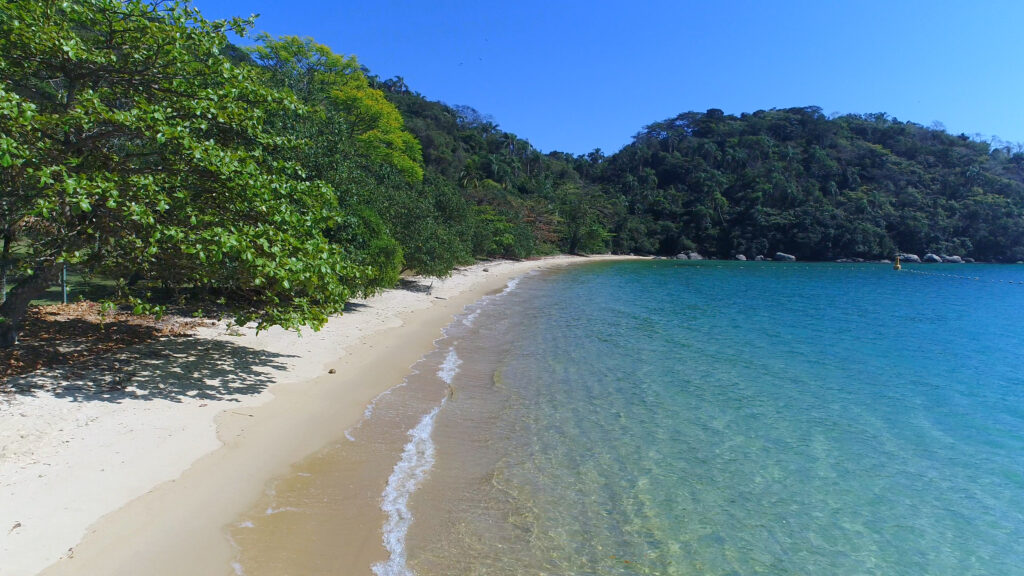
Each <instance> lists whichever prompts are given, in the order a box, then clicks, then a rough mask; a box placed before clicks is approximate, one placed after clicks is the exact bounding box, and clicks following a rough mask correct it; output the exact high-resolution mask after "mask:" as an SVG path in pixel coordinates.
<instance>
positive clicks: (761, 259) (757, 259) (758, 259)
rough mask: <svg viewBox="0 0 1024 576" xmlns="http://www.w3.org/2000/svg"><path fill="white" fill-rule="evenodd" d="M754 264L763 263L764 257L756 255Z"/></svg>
mask: <svg viewBox="0 0 1024 576" xmlns="http://www.w3.org/2000/svg"><path fill="white" fill-rule="evenodd" d="M754 262H764V256H762V255H760V254H758V255H757V256H755V257H754Z"/></svg>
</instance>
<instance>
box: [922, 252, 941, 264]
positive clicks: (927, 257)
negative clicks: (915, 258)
mask: <svg viewBox="0 0 1024 576" xmlns="http://www.w3.org/2000/svg"><path fill="white" fill-rule="evenodd" d="M921 261H922V262H930V263H932V264H936V263H939V262H942V258H939V257H938V256H936V255H935V254H931V253H928V254H925V255H924V258H921Z"/></svg>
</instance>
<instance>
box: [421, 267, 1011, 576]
mask: <svg viewBox="0 0 1024 576" xmlns="http://www.w3.org/2000/svg"><path fill="white" fill-rule="evenodd" d="M916 269H917V270H920V271H925V272H931V273H932V274H936V273H950V274H952V273H955V274H957V275H962V276H969V277H970V278H975V277H976V278H978V279H977V280H967V279H961V278H953V277H946V276H935V275H932V274H927V275H926V274H903V273H899V274H897V273H895V272H893V271H892V270H891V268H890V267H888V266H885V265H846V266H844V265H837V264H789V265H779V264H772V263H765V264H761V263H749V264H744V263H719V262H703V263H696V262H687V263H681V262H654V263H652V262H639V263H614V264H600V265H593V266H585V267H579V268H573V269H568V270H564V271H560V272H555V273H551V274H548V275H545V276H542V277H539V278H533V279H528V280H524V282H523V283H522V284H521V285H520V286H519V288H518V289H517V290H516V291H515V292H513V293H511V294H510V295H509V297H508V299H507V300H506V301H504V302H502V303H501V304H500V305H495V306H492V307H486V308H484V309H483V310H482V311H481V312H480V314H479V317H478V318H477V323H479V324H481V325H483V326H484V327H483V328H481V329H480V331H479V332H478V333H477V334H475V335H474V341H473V342H472V343H470V342H468V341H464V342H462V343H460V344H458V345H456V349H457V350H459V353H460V355H461V356H462V357H463V358H470V357H472V356H474V355H475V354H476V352H475V351H474V350H473V349H472V348H470V347H471V346H472V347H476V348H487V349H490V350H491V351H492V356H491V357H490V360H484V361H483V362H484V363H485V364H486V363H487V362H488V361H489V362H490V363H491V364H490V366H486V367H477V368H476V369H475V370H476V373H477V374H483V375H486V376H487V377H482V378H478V379H477V380H476V381H470V380H469V379H467V378H465V377H463V378H461V379H460V376H456V377H455V384H456V386H457V387H458V388H459V390H460V391H461V394H460V395H459V396H456V398H455V400H454V401H453V402H452V403H451V405H450V406H447V407H446V408H445V409H444V410H442V411H441V412H440V414H439V415H438V417H437V421H436V423H435V430H434V441H435V442H436V444H437V453H438V458H437V464H436V465H435V467H434V469H433V470H432V472H431V476H430V477H429V478H428V479H427V480H426V481H425V482H424V484H423V486H422V487H421V489H420V490H419V491H418V492H417V493H416V495H414V496H413V499H412V506H413V510H414V512H415V513H416V514H417V518H420V515H421V514H422V518H423V520H422V521H420V520H419V519H418V520H417V523H415V524H413V526H412V528H411V530H410V533H409V546H410V549H409V564H410V567H411V568H412V569H413V570H414V571H415V572H416V573H417V574H423V575H426V574H522V573H534V574H723V575H724V574H759V573H765V574H855V573H864V574H907V575H911V574H1019V573H1024V372H1022V370H1021V369H1022V367H1024V362H1022V360H1024V326H1022V321H1024V285H1022V284H1010V283H1009V282H1008V281H1010V280H1013V281H1020V280H1024V268H1022V267H1000V266H982V265H974V266H959V267H955V268H949V267H935V268H927V267H919V268H916ZM463 350H465V352H463ZM495 351H497V355H496V356H495V355H494V352H495Z"/></svg>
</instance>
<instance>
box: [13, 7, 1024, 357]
mask: <svg viewBox="0 0 1024 576" xmlns="http://www.w3.org/2000/svg"><path fill="white" fill-rule="evenodd" d="M252 25H253V22H252V21H251V20H247V19H232V20H227V21H215V22H210V21H207V20H206V19H204V18H203V17H202V15H201V14H200V13H199V12H198V11H197V10H196V9H194V8H192V7H191V6H190V5H189V4H188V3H166V2H161V3H155V4H154V3H147V2H142V1H132V2H122V1H120V0H76V1H74V2H54V1H43V2H39V1H35V0H9V1H7V2H4V3H3V4H2V5H0V188H2V195H0V235H2V238H0V241H2V246H0V250H2V254H0V279H2V280H3V283H4V284H5V289H4V290H0V295H2V297H3V298H4V302H3V303H2V305H0V345H10V344H13V342H14V340H15V338H16V335H17V325H18V323H19V322H20V321H21V319H22V318H23V317H24V316H25V312H26V310H27V307H28V305H29V302H30V301H31V300H32V299H33V298H36V297H38V296H39V294H41V293H42V292H43V291H45V290H46V288H47V287H48V286H50V285H52V284H53V283H54V282H55V281H56V279H57V275H58V273H59V270H60V269H61V268H62V267H63V266H64V265H65V264H69V265H71V266H73V267H74V269H75V270H76V271H77V272H78V273H81V274H85V275H88V276H99V277H103V278H107V279H110V280H111V281H113V283H114V284H115V289H114V291H113V293H112V295H111V303H120V304H128V305H129V306H130V307H131V308H132V309H134V310H135V311H136V312H139V313H142V312H150V313H156V314H160V313H162V312H163V310H164V309H165V306H167V305H169V304H175V303H192V304H196V305H201V304H202V303H209V304H211V305H216V306H218V307H227V308H229V309H231V310H233V311H234V313H235V315H236V318H237V320H238V321H250V320H253V321H256V322H258V323H259V324H260V326H261V327H266V326H270V325H281V326H285V327H297V326H302V325H312V326H314V327H317V326H319V325H321V324H323V322H325V321H326V319H327V317H328V316H329V315H330V314H332V313H336V312H339V311H340V310H342V308H343V306H344V304H345V302H346V301H347V300H348V299H349V298H351V297H352V296H354V295H365V294H370V293H373V292H375V291H377V290H380V289H382V288H385V287H389V286H393V285H394V284H395V283H396V281H397V279H398V276H399V274H400V273H402V272H403V271H406V270H412V271H415V272H418V273H422V274H428V275H440V276H443V275H446V274H448V273H449V272H450V271H451V270H452V269H453V268H454V267H455V266H457V265H460V264H464V263H468V262H472V261H473V260H474V259H475V258H479V257H509V258H525V257H529V256H533V255H538V254H546V253H554V252H570V253H579V252H604V251H614V252H635V253H642V254H662V255H670V254H675V253H677V252H680V251H684V250H696V251H699V252H701V253H702V254H704V255H706V256H713V257H722V258H725V257H731V256H733V255H736V254H743V255H746V256H748V257H752V256H757V255H762V254H771V253H774V252H775V251H784V252H790V253H793V254H795V255H797V256H798V257H800V258H805V259H833V258H839V257H864V258H879V257H889V256H891V255H892V254H893V253H894V252H895V251H897V250H901V251H908V252H936V253H948V254H958V255H962V256H970V257H974V258H976V259H979V260H991V261H1016V260H1019V259H1024V154H1022V151H1021V149H1020V148H1019V147H1018V148H1006V147H1003V148H992V147H991V146H990V145H989V144H987V143H983V142H976V141H972V140H971V139H969V138H967V137H965V136H962V135H961V136H952V135H949V134H947V133H945V132H944V131H942V130H934V129H930V128H925V127H922V126H919V125H916V124H912V123H905V122H899V121H897V120H896V119H893V118H891V117H888V116H887V115H885V114H870V115H864V116H857V115H849V116H842V117H838V118H828V117H826V116H825V115H823V114H822V113H821V111H820V110H819V109H817V108H813V107H807V108H793V109H786V110H768V111H758V112H755V113H752V114H743V115H741V116H739V117H737V116H731V115H726V114H723V113H722V112H721V111H719V110H709V111H707V112H704V113H696V112H688V113H684V114H680V115H679V116H677V117H675V118H672V119H669V120H665V121H662V122H656V123H653V124H651V125H649V126H647V127H645V128H644V129H643V130H642V131H641V132H639V133H638V134H637V135H636V136H635V138H634V139H633V142H632V143H631V144H629V145H627V146H625V147H624V148H623V149H622V150H620V151H618V152H615V153H614V154H612V155H610V156H607V155H605V154H604V153H603V152H601V151H600V150H594V151H593V152H591V153H589V154H585V155H578V156H577V155H572V154H566V153H561V152H549V153H542V152H541V151H539V150H537V149H535V148H533V147H532V146H531V145H530V143H529V141H528V140H527V139H526V138H525V137H521V136H517V135H515V134H511V133H509V132H505V131H503V130H501V129H500V128H499V126H498V124H497V123H496V122H495V121H494V120H493V119H491V118H489V117H487V116H485V115H483V114H481V113H479V112H477V111H475V110H473V109H472V108H469V107H465V106H450V105H447V104H443V103H439V102H432V101H429V100H428V99H427V98H425V97H424V96H423V95H421V94H418V93H416V92H414V91H412V90H411V89H410V88H409V87H408V86H407V85H406V84H405V82H404V81H403V80H402V79H401V78H397V77H396V78H392V79H383V80H382V79H381V78H378V77H376V76H374V75H373V74H372V72H371V71H369V70H367V69H366V68H365V67H363V66H361V65H360V63H359V62H358V61H357V60H356V59H355V58H354V57H346V56H341V55H339V54H336V53H334V52H333V51H332V50H331V49H330V48H328V47H326V46H323V45H320V44H317V43H316V42H315V41H313V40H312V39H309V38H299V37H279V38H275V37H269V36H265V35H263V36H258V37H256V38H252V39H251V40H252V41H253V42H254V44H253V46H252V47H250V48H239V47H236V46H233V45H232V44H230V43H229V42H228V39H227V34H228V33H229V32H233V33H235V34H238V35H242V36H245V35H247V34H248V31H249V30H250V29H251V27H252ZM8 284H9V285H11V286H13V288H12V289H11V290H10V291H9V292H8V291H7V290H6V285H8Z"/></svg>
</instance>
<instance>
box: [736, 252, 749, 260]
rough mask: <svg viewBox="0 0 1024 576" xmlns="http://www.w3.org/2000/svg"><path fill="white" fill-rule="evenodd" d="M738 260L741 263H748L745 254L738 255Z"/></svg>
mask: <svg viewBox="0 0 1024 576" xmlns="http://www.w3.org/2000/svg"><path fill="white" fill-rule="evenodd" d="M736 259H737V260H739V261H741V262H746V261H747V257H746V256H744V255H743V254H737V255H736Z"/></svg>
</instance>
